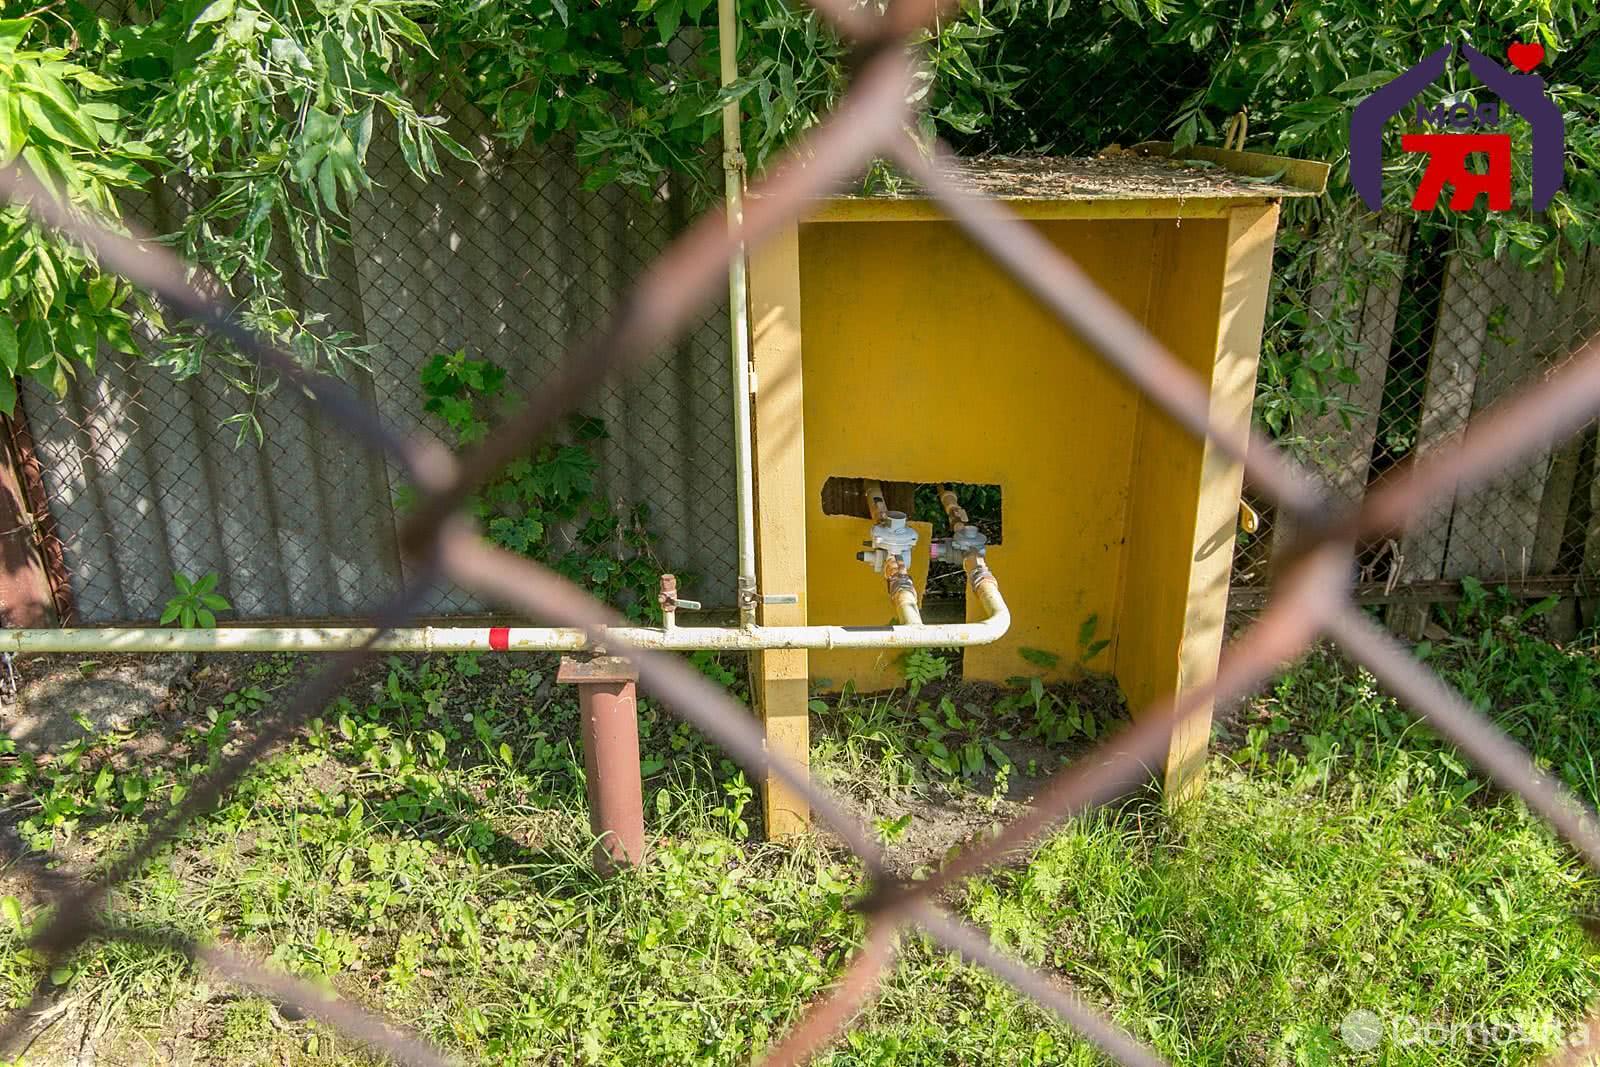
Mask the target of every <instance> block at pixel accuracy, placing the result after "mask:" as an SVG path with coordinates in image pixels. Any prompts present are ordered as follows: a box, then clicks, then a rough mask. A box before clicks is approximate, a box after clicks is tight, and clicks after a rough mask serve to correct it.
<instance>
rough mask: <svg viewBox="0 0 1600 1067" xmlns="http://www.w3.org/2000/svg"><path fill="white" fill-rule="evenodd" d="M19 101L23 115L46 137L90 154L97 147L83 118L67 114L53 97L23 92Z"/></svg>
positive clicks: (91, 130)
mask: <svg viewBox="0 0 1600 1067" xmlns="http://www.w3.org/2000/svg"><path fill="white" fill-rule="evenodd" d="M21 101H22V113H23V115H24V116H26V117H27V119H28V121H29V122H31V123H32V124H33V125H34V127H35V128H37V129H38V130H40V131H41V132H43V133H45V134H46V135H48V136H50V137H53V138H54V139H55V140H57V141H59V142H61V143H62V144H64V145H68V146H69V147H72V148H82V149H85V150H86V151H90V152H92V151H94V150H95V149H96V148H97V147H98V145H99V138H98V136H97V135H96V134H95V132H94V130H93V129H91V128H90V126H89V124H88V123H87V122H85V121H84V119H83V117H82V116H80V115H77V114H74V113H72V112H69V111H68V110H67V109H66V108H63V107H62V106H61V104H60V102H59V101H57V100H55V99H54V98H53V97H51V96H46V95H41V94H39V93H34V92H24V93H22V94H21ZM75 106H76V105H74V109H75Z"/></svg>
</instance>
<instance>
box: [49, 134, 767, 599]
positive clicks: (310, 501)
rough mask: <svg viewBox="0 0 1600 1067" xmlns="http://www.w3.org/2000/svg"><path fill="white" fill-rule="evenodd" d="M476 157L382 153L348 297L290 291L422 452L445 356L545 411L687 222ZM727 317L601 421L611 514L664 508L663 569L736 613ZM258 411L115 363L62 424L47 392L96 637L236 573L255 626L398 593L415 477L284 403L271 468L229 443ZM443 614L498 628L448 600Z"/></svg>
mask: <svg viewBox="0 0 1600 1067" xmlns="http://www.w3.org/2000/svg"><path fill="white" fill-rule="evenodd" d="M459 133H460V134H461V135H462V136H463V137H464V138H466V139H467V140H468V141H472V140H476V141H477V143H478V144H479V145H480V147H482V148H484V149H485V158H486V160H487V161H488V162H486V164H485V166H484V167H483V168H481V169H479V168H474V167H472V166H469V165H466V164H461V163H457V162H455V161H450V162H448V163H446V169H445V173H444V174H442V175H441V176H439V177H438V178H436V179H434V180H431V181H421V180H418V179H416V178H414V177H412V176H411V175H410V174H409V173H408V172H407V171H406V169H405V167H404V164H403V162H402V161H401V160H400V158H399V152H398V150H397V149H396V148H395V147H394V146H393V145H392V143H391V142H387V141H379V142H378V143H377V144H375V145H374V146H373V150H372V158H371V160H370V161H369V163H370V169H371V171H372V173H373V176H374V179H375V181H376V182H377V184H378V185H379V187H380V188H379V189H377V190H375V191H373V192H372V193H371V194H369V195H368V196H367V197H366V198H365V199H364V200H363V201H361V203H360V204H359V206H358V208H357V210H356V212H355V213H354V217H353V219H352V227H351V233H352V241H351V244H350V245H349V246H348V247H343V248H340V249H337V250H336V251H335V252H334V254H333V264H332V266H331V267H330V274H331V275H332V277H330V278H327V279H315V280H313V279H308V278H304V277H298V276H294V275H290V279H289V289H290V294H289V295H290V298H291V299H292V300H293V301H294V302H295V303H296V304H297V305H299V306H302V307H305V308H307V309H309V310H313V311H320V312H323V313H324V314H326V315H327V316H328V317H329V325H330V326H331V327H333V328H337V329H343V330H349V331H350V332H351V333H353V334H354V335H355V336H356V337H357V338H360V339H361V340H363V341H365V342H366V343H368V344H370V346H371V348H372V359H371V363H372V367H373V371H372V373H371V375H370V376H367V375H359V376H358V377H357V378H356V379H355V380H354V384H355V385H356V387H357V388H358V389H360V390H361V391H362V392H363V393H364V394H365V395H367V396H368V397H370V399H371V401H372V402H373V403H374V404H375V405H376V407H377V409H378V410H379V411H380V412H381V413H382V414H383V416H384V417H385V418H387V419H388V420H390V421H391V423H393V424H394V425H396V426H398V427H402V428H405V429H407V430H409V431H412V432H416V431H427V432H438V431H439V429H440V427H438V426H435V425H430V422H431V420H430V419H428V418H427V417H426V416H425V415H424V414H423V411H422V403H423V397H422V394H421V390H420V386H419V383H418V376H419V374H420V371H421V368H422V367H423V365H424V364H425V363H426V362H427V361H428V360H429V359H430V358H431V357H432V356H433V355H434V354H435V353H437V352H441V351H448V350H453V349H455V348H461V347H465V348H467V349H468V350H469V351H471V352H472V353H473V354H474V355H479V356H483V357H487V358H489V359H492V360H493V361H494V362H496V363H498V364H499V365H500V366H502V367H504V368H505V369H506V370H507V372H508V382H509V385H510V390H511V392H513V393H515V394H522V393H529V392H532V391H535V390H537V389H538V388H539V387H540V383H541V382H542V381H543V380H545V379H546V378H547V377H548V376H549V375H551V374H552V373H553V371H554V368H555V367H556V365H557V363H558V361H559V359H560V357H561V353H562V350H563V347H564V345H565V344H566V343H567V342H568V341H569V340H571V339H572V338H573V337H575V336H576V335H578V334H581V333H583V332H587V331H588V330H590V329H592V328H594V327H595V326H596V325H597V324H598V323H599V322H600V320H601V319H602V318H603V316H604V315H605V313H606V311H607V310H608V309H609V307H610V306H611V302H612V300H613V299H614V298H615V296H616V294H617V293H618V292H619V290H620V289H621V288H622V287H623V286H624V285H625V284H626V283H627V282H628V280H629V279H631V278H632V277H633V276H634V275H635V274H637V273H638V272H639V271H640V270H641V269H642V268H643V267H644V265H645V264H646V263H647V262H649V261H650V259H652V258H653V257H654V255H655V254H656V252H657V251H658V250H659V249H660V248H661V247H662V246H663V245H664V244H665V243H666V241H667V240H668V239H669V237H670V234H671V233H672V232H673V231H674V230H675V229H676V227H677V226H678V225H680V224H681V221H682V219H683V218H684V217H685V216H687V214H688V208H687V206H686V205H684V204H683V203H682V202H681V195H680V194H677V193H676V191H672V192H671V193H668V192H663V193H661V194H659V195H657V196H656V197H654V198H649V199H647V198H645V197H643V196H640V195H639V194H637V193H634V192H630V191H627V190H620V189H607V190H602V191H589V190H584V189H583V188H582V187H581V179H580V176H579V173H578V170H577V168H576V166H575V164H574V162H573V160H572V158H571V156H570V153H569V152H567V151H564V150H559V149H549V150H546V151H544V152H542V153H539V154H537V155H533V154H518V155H517V156H516V157H515V158H513V159H510V160H496V159H495V158H494V155H493V153H492V151H490V150H489V149H490V146H489V144H488V141H487V139H485V138H482V137H477V138H474V137H473V131H472V130H470V129H461V130H459ZM166 199H170V197H169V196H168V197H163V196H160V195H158V196H152V197H150V198H147V199H146V200H144V201H143V202H142V203H140V204H138V205H136V212H135V213H136V215H137V216H139V217H140V221H141V222H142V223H143V224H144V225H145V226H147V227H149V228H152V229H156V230H170V229H171V228H172V227H173V221H172V220H173V215H172V209H171V208H170V206H169V205H168V204H167V203H164V202H162V201H163V200H166ZM725 309H726V305H725V303H723V304H722V306H721V307H714V308H710V309H708V312H707V314H706V316H705V318H704V320H703V321H702V322H701V324H700V325H698V326H697V327H696V328H695V329H694V330H692V331H691V332H690V333H689V335H688V336H687V337H686V338H685V340H684V341H683V342H682V343H680V344H679V345H678V346H677V347H676V348H674V349H673V350H671V351H669V352H666V353H663V354H662V355H661V357H660V358H659V359H658V361H657V362H656V363H655V364H653V365H652V366H651V368H650V369H649V370H648V371H647V372H646V373H644V374H641V375H639V376H637V377H635V378H633V379H631V380H630V381H629V382H627V383H626V384H622V383H616V384H614V385H613V386H612V388H611V389H609V390H608V391H606V392H605V393H604V394H603V396H602V398H601V400H600V401H599V402H598V404H596V405H595V406H594V408H593V409H592V410H591V411H590V412H589V413H590V414H592V415H595V416H598V417H599V418H601V419H602V420H603V421H604V423H605V427H606V430H607V433H608V436H607V438H606V439H605V440H604V441H602V442H600V443H599V444H598V446H597V448H598V453H599V460H600V474H601V484H602V487H603V489H604V491H605V492H606V493H607V494H608V495H609V496H610V497H611V499H612V500H613V502H614V505H615V506H616V507H617V508H618V509H622V508H625V507H628V506H630V505H633V504H637V503H644V504H646V505H648V507H649V509H650V522H649V526H650V529H651V531H652V532H653V533H654V534H655V535H656V538H657V550H656V551H657V555H658V556H659V559H660V562H661V566H662V568H663V569H675V570H677V571H679V572H680V573H682V574H684V575H687V576H692V580H691V581H689V582H687V583H686V584H685V589H684V592H685V595H686V596H691V597H694V596H698V597H699V598H700V599H703V600H705V601H707V602H708V603H710V604H713V605H719V606H721V605H727V604H729V603H731V601H732V587H733V575H734V571H735V567H736V555H735V553H736V549H735V521H736V520H735V512H734V500H733V494H732V485H733V472H732V452H733V446H732V434H731V427H730V425H729V411H730V402H729V397H728V390H729V385H728V377H727V355H726V353H727V327H726V310H725ZM244 401H245V398H244V397H242V396H241V395H239V394H238V393H236V392H233V391H231V390H230V389H229V388H228V387H227V385H226V383H225V382H223V381H222V379H221V377H220V376H219V375H216V374H203V375H201V376H200V377H198V378H195V379H191V380H188V381H182V382H176V381H173V380H172V379H171V378H169V377H166V376H164V375H163V374H162V373H161V372H159V371H155V370H153V369H151V368H149V367H147V366H139V365H129V364H128V363H127V362H126V361H120V360H116V359H107V360H106V361H105V364H104V366H103V368H102V372H101V373H100V375H99V376H98V377H96V378H94V379H93V380H86V381H80V382H75V383H73V386H72V389H71V390H70V392H69V395H68V396H67V397H66V398H65V399H64V400H61V401H57V400H55V399H54V398H53V397H51V396H49V395H47V394H46V393H44V392H43V391H41V390H39V389H37V388H31V387H30V388H29V389H28V390H27V392H26V398H25V403H26V405H27V411H28V417H29V419H30V422H31V424H32V427H33V431H34V433H35V435H36V437H37V439H38V447H39V449H40V452H41V459H42V461H43V464H44V467H45V477H46V482H47V487H48V490H49V492H50V496H51V502H52V508H53V509H54V513H55V517H56V520H57V522H58V524H59V525H60V528H61V533H62V537H63V540H64V542H65V547H66V554H67V564H68V568H69V570H70V571H71V577H72V585H73V596H74V600H75V605H76V612H77V618H78V620H79V621H81V622H85V623H96V622H114V621H133V620H142V619H150V618H152V617H154V616H156V615H158V614H159V613H160V611H161V608H162V605H163V604H164V603H165V601H166V600H167V598H168V597H170V596H171V595H172V573H173V571H174V570H181V571H184V572H186V573H188V574H191V575H197V574H203V573H206V572H208V571H216V572H217V573H218V574H219V576H220V578H221V583H220V589H221V591H222V592H223V593H224V595H226V596H227V597H228V598H229V599H230V600H232V601H233V603H234V605H235V608H236V613H237V615H238V616H239V617H241V618H259V617H269V616H302V617H304V616H341V615H349V614H352V613H357V612H360V611H362V610H364V609H366V608H368V607H370V606H371V605H372V604H374V603H376V602H378V601H380V600H382V599H384V598H385V597H387V596H389V595H391V594H392V592H393V591H394V590H395V589H396V587H397V585H398V583H399V581H400V570H401V568H400V563H399V558H398V553H397V550H396V544H395V512H394V500H395V492H396V490H397V489H398V488H399V487H400V481H399V474H398V472H397V471H395V470H393V469H389V468H386V466H385V464H384V463H383V462H382V461H381V460H378V459H376V458H375V457H374V456H373V455H372V454H371V453H370V452H368V451H367V450H365V449H363V448H360V447H357V446H354V445H352V444H351V443H350V442H348V441H346V440H345V439H344V438H343V436H342V435H341V434H339V433H338V432H337V431H336V430H335V429H334V428H332V427H330V426H327V425H325V424H324V423H323V422H322V421H321V420H319V419H318V418H317V417H316V416H314V415H311V414H309V413H308V412H307V410H306V407H305V405H303V404H300V403H297V402H296V398H295V397H294V396H292V395H286V393H285V391H283V390H279V391H278V392H276V393H274V394H272V395H270V396H268V397H265V398H262V399H261V400H259V402H258V405H257V408H256V411H257V415H258V417H259V418H260V419H261V422H262V425H263V427H264V429H265V433H266V442H265V444H264V445H263V446H261V447H260V448H257V447H256V445H255V444H254V442H253V441H247V442H246V443H244V444H243V445H237V446H236V443H235V439H236V435H235V433H234V431H233V429H232V428H229V427H224V426H223V425H222V422H223V420H224V419H226V418H227V417H228V416H229V415H232V414H233V413H234V412H236V411H239V410H241V407H242V405H243V403H244ZM430 607H431V609H432V610H433V611H436V612H439V613H450V612H465V611H475V610H480V609H481V608H482V607H483V605H481V604H478V603H476V602H475V601H473V600H472V599H471V598H469V597H467V596H465V595H464V594H461V593H460V592H458V591H454V590H448V589H447V590H441V591H440V592H439V594H438V595H437V596H436V598H435V601H434V603H433V604H432V605H431V606H430Z"/></svg>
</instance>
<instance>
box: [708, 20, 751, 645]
mask: <svg viewBox="0 0 1600 1067" xmlns="http://www.w3.org/2000/svg"><path fill="white" fill-rule="evenodd" d="M717 49H718V52H719V53H720V59H721V63H722V85H723V87H724V88H726V87H727V86H729V85H732V84H733V83H734V82H735V81H737V80H738V78H739V26H738V15H737V11H736V6H735V0H717ZM722 178H723V188H724V195H725V196H726V198H727V202H728V226H729V228H730V229H731V228H733V227H736V226H738V225H740V224H742V223H743V221H744V149H743V146H742V143H741V141H740V137H739V104H738V102H737V101H734V102H731V103H728V104H725V105H724V106H723V108H722ZM728 331H729V333H731V334H732V337H731V338H730V341H731V345H730V348H731V360H732V365H733V366H732V371H733V460H734V468H735V479H734V500H735V503H736V506H737V507H738V510H739V579H738V588H737V593H738V600H739V622H740V624H741V625H744V626H754V625H755V621H756V602H757V597H758V594H757V591H756V521H755V463H754V459H753V458H752V455H751V452H752V441H753V438H752V434H751V432H750V385H751V383H750V302H749V282H748V278H747V275H746V267H745V254H744V245H743V244H741V245H739V247H738V249H737V250H735V252H734V254H733V259H732V260H731V261H730V262H729V264H728Z"/></svg>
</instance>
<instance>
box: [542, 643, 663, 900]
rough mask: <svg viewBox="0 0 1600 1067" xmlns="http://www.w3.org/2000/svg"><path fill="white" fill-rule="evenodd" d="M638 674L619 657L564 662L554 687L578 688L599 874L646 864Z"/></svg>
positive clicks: (563, 659) (569, 658)
mask: <svg viewBox="0 0 1600 1067" xmlns="http://www.w3.org/2000/svg"><path fill="white" fill-rule="evenodd" d="M638 680H639V674H638V672H637V671H635V670H634V669H633V666H632V665H631V664H630V663H629V662H628V661H627V660H625V659H623V658H622V657H620V656H592V657H588V658H583V657H578V656H562V657H561V669H560V670H558V671H557V672H556V681H557V682H559V683H560V684H562V685H575V686H577V687H578V708H579V712H580V715H579V717H580V718H581V719H582V720H583V767H584V772H585V777H586V778H587V780H588V783H587V791H588V794H589V829H590V830H592V831H593V832H594V835H595V836H596V837H598V838H600V840H599V841H598V842H597V843H596V844H595V847H594V866H595V869H596V870H597V871H599V872H600V873H602V874H609V873H610V872H612V871H613V870H615V869H616V868H618V867H628V866H633V865H634V864H636V863H638V862H639V861H640V860H641V859H643V858H644V794H643V787H642V785H641V784H640V780H639V701H638V696H637V694H636V691H635V687H634V683H635V682H637V681H638Z"/></svg>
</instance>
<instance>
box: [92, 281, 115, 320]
mask: <svg viewBox="0 0 1600 1067" xmlns="http://www.w3.org/2000/svg"><path fill="white" fill-rule="evenodd" d="M116 296H117V278H116V275H114V274H100V275H96V276H95V279H94V280H93V281H91V282H90V283H89V306H90V307H92V308H94V309H95V310H96V311H104V310H105V309H106V308H108V307H110V306H111V301H112V300H114V299H116Z"/></svg>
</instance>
